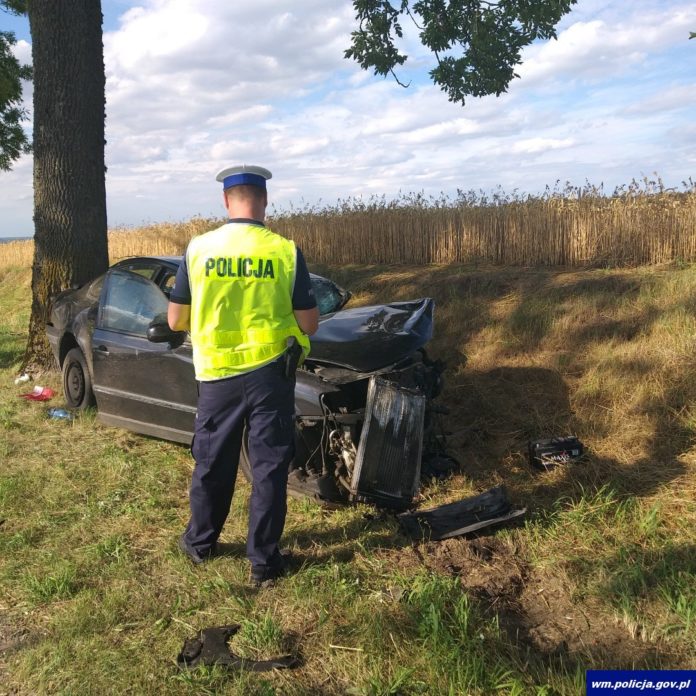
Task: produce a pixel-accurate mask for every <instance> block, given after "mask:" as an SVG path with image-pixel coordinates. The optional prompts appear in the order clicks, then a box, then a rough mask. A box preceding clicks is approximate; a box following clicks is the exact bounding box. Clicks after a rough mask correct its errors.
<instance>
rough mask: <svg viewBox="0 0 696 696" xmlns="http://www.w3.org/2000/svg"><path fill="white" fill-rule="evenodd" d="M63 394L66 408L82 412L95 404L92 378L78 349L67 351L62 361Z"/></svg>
mask: <svg viewBox="0 0 696 696" xmlns="http://www.w3.org/2000/svg"><path fill="white" fill-rule="evenodd" d="M63 394H64V395H65V403H66V404H67V405H68V408H75V409H80V410H82V409H85V408H89V407H90V406H94V404H95V399H94V392H93V391H92V377H91V376H90V374H89V367H88V366H87V361H86V360H85V356H84V354H83V353H82V351H81V350H80V349H79V348H72V349H71V350H69V351H68V354H67V355H66V356H65V360H63Z"/></svg>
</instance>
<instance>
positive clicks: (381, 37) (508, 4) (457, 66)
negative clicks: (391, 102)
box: [345, 0, 576, 104]
mask: <svg viewBox="0 0 696 696" xmlns="http://www.w3.org/2000/svg"><path fill="white" fill-rule="evenodd" d="M575 2H576V0H535V1H534V2H532V1H530V0H500V1H499V2H486V1H485V0H449V1H448V0H417V1H416V2H412V1H411V0H401V2H389V1H388V0H354V2H353V6H354V7H355V12H356V20H357V22H358V29H357V30H356V31H354V32H353V33H352V34H351V47H350V48H349V49H348V50H347V51H346V52H345V56H346V58H352V59H354V60H355V61H357V63H358V64H359V65H360V67H361V68H363V69H364V70H373V71H374V73H375V74H377V75H382V76H386V75H389V74H391V75H394V76H395V77H396V72H395V71H396V70H397V68H399V67H401V66H403V65H404V64H405V63H406V60H407V55H406V54H405V53H404V52H403V51H402V50H401V49H400V48H399V44H402V43H404V41H403V39H404V26H405V24H404V21H407V22H410V23H411V24H412V25H413V27H414V29H415V30H416V31H417V32H418V36H419V38H420V41H421V43H422V44H423V46H424V47H425V48H427V49H429V50H430V52H431V53H432V55H433V57H434V59H435V65H434V67H433V68H432V69H431V70H430V77H431V79H432V80H433V82H434V83H435V84H436V85H438V86H439V87H440V88H441V89H442V90H443V91H444V92H445V93H446V94H447V96H448V97H449V99H450V101H453V102H458V103H460V104H464V102H465V99H466V97H469V96H474V97H482V96H485V95H488V94H495V95H496V96H498V95H500V94H501V93H503V92H505V91H507V88H508V85H509V84H510V82H511V81H512V80H513V79H514V78H515V77H518V75H517V74H516V73H515V68H516V66H517V65H519V64H520V63H521V61H522V50H523V49H524V48H525V47H526V46H529V45H530V44H531V43H532V42H533V41H536V40H537V39H551V38H555V37H556V29H555V27H556V25H557V24H558V22H559V21H560V20H561V18H562V17H563V16H564V15H565V14H567V13H568V12H569V11H570V9H571V7H572V5H574V4H575ZM397 81H398V82H399V84H402V85H403V82H402V81H401V80H400V79H399V78H397Z"/></svg>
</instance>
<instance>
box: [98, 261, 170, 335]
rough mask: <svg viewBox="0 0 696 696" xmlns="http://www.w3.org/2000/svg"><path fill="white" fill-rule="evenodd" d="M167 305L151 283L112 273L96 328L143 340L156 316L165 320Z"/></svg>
mask: <svg viewBox="0 0 696 696" xmlns="http://www.w3.org/2000/svg"><path fill="white" fill-rule="evenodd" d="M167 305H168V302H167V298H166V297H165V296H164V293H163V292H162V291H161V290H160V289H159V288H158V287H157V286H156V285H155V284H154V283H153V282H151V281H149V280H147V279H146V278H143V277H142V276H141V275H138V274H137V273H133V272H130V271H125V270H122V269H120V268H119V269H114V270H112V271H110V272H109V274H108V276H107V282H106V287H105V291H104V293H103V295H102V304H101V312H100V319H99V326H100V328H103V329H110V330H112V331H122V332H124V333H130V334H136V335H139V336H145V334H146V333H147V327H148V326H149V325H150V323H151V322H152V320H153V319H154V318H155V317H156V316H157V315H158V314H162V313H164V314H165V316H166V312H167Z"/></svg>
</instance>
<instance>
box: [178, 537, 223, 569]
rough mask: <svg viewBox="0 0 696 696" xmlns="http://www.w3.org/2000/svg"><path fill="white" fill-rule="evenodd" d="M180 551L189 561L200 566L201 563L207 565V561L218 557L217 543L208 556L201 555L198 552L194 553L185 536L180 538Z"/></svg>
mask: <svg viewBox="0 0 696 696" xmlns="http://www.w3.org/2000/svg"><path fill="white" fill-rule="evenodd" d="M179 551H181V553H183V554H184V555H185V556H188V559H189V560H190V561H191V563H193V564H194V565H200V564H201V563H205V562H206V561H209V560H210V559H211V558H215V556H217V555H218V552H217V543H216V544H213V545H212V546H211V547H210V549H209V550H208V552H207V553H206V554H204V555H201V554H199V553H198V552H197V551H194V550H193V549H192V548H191V547H190V546H189V545H188V544H187V543H186V539H185V538H184V535H183V534H182V535H181V536H180V537H179Z"/></svg>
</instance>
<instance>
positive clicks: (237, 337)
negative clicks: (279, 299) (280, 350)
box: [196, 328, 294, 347]
mask: <svg viewBox="0 0 696 696" xmlns="http://www.w3.org/2000/svg"><path fill="white" fill-rule="evenodd" d="M293 334H294V332H293V330H292V329H291V328H286V329H253V328H249V329H245V330H244V331H217V330H213V331H201V332H199V333H198V335H197V336H196V339H197V340H201V341H203V342H205V343H207V344H209V345H215V346H235V345H237V346H238V345H241V344H244V343H255V344H259V345H263V344H264V343H281V342H282V343H283V347H284V345H285V339H286V338H287V337H288V336H292V335H293Z"/></svg>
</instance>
